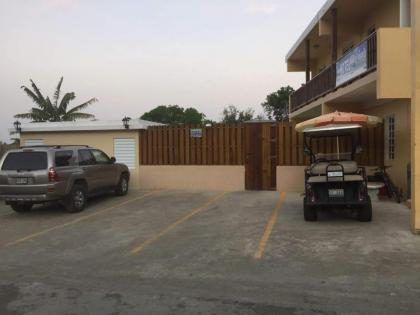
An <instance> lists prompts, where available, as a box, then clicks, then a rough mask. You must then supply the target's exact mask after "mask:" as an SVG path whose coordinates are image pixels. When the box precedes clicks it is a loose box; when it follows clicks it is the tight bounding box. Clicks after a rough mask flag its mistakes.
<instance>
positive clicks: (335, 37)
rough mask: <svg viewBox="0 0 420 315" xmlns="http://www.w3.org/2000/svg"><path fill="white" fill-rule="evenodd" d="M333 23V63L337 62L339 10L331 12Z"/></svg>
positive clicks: (334, 9)
mask: <svg viewBox="0 0 420 315" xmlns="http://www.w3.org/2000/svg"><path fill="white" fill-rule="evenodd" d="M331 17H332V23H331V27H332V30H331V62H332V63H334V62H336V61H337V50H338V15H337V9H336V8H333V9H332V11H331Z"/></svg>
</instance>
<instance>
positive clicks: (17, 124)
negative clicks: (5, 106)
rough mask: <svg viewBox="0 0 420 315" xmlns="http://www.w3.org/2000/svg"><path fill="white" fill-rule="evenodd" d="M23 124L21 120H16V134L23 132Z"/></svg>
mask: <svg viewBox="0 0 420 315" xmlns="http://www.w3.org/2000/svg"><path fill="white" fill-rule="evenodd" d="M21 125H22V124H21V123H20V121H19V120H16V121H15V122H14V123H13V126H15V130H16V132H17V133H20V132H21V130H22V128H21Z"/></svg>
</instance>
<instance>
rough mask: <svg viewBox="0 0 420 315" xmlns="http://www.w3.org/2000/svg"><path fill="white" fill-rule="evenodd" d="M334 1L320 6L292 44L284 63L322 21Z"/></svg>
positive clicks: (330, 0) (328, 1)
mask: <svg viewBox="0 0 420 315" xmlns="http://www.w3.org/2000/svg"><path fill="white" fill-rule="evenodd" d="M335 1H336V0H327V2H326V3H325V4H324V5H323V6H322V8H321V9H320V10H319V11H318V13H317V14H316V15H315V17H314V18H313V19H312V21H311V22H310V23H309V25H308V26H307V27H306V29H305V30H304V31H303V33H302V34H301V35H300V36H299V38H298V40H297V41H296V42H295V43H294V44H293V46H292V48H291V49H290V50H289V52H288V53H287V55H286V62H287V61H289V59H290V57H291V56H292V55H293V53H294V52H295V51H296V49H297V48H298V47H299V46H300V44H301V43H302V42H303V41H304V39H305V38H306V37H307V36H308V35H309V33H310V32H311V31H312V29H313V28H314V27H315V25H316V24H317V23H318V22H319V21H320V20H321V19H322V17H323V16H324V15H325V13H327V11H328V10H329V9H331V7H332V6H333V5H334V3H335Z"/></svg>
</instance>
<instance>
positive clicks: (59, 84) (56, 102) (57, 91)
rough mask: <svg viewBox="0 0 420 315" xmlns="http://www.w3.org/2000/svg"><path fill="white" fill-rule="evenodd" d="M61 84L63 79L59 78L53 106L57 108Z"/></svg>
mask: <svg viewBox="0 0 420 315" xmlns="http://www.w3.org/2000/svg"><path fill="white" fill-rule="evenodd" d="M62 84H63V77H61V79H60V81H59V82H58V85H57V88H56V89H55V92H54V105H55V106H58V99H59V98H60V93H61V85H62Z"/></svg>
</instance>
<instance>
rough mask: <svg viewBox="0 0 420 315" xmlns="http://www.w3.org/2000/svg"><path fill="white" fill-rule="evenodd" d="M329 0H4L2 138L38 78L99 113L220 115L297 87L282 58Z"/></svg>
mask: <svg viewBox="0 0 420 315" xmlns="http://www.w3.org/2000/svg"><path fill="white" fill-rule="evenodd" d="M324 2H325V1H324V0H310V1H308V0H261V1H258V0H165V1H163V0H119V1H115V0H0V97H1V98H0V141H7V140H9V135H8V129H9V128H11V127H12V126H13V122H14V121H15V119H14V118H13V116H14V114H17V113H22V112H27V111H28V110H29V109H30V108H31V107H32V106H33V103H32V102H31V100H30V99H29V98H28V97H27V96H26V95H25V94H24V92H23V91H22V90H21V88H20V87H21V86H22V85H29V79H33V80H34V81H35V82H36V84H37V85H38V87H39V88H40V89H41V91H42V92H43V93H44V95H53V93H54V89H55V87H56V85H57V83H58V81H59V79H60V77H61V76H63V77H64V83H63V86H62V91H63V92H75V93H76V96H77V98H76V100H75V101H74V103H72V105H78V104H80V103H83V102H84V101H86V100H88V99H90V98H92V97H96V98H98V99H99V102H98V103H95V104H94V105H92V106H91V107H90V108H89V109H88V111H89V112H91V113H93V114H95V115H96V117H97V118H98V119H122V118H123V117H124V116H130V117H132V118H134V117H140V116H141V115H142V114H143V113H144V112H146V111H149V110H150V109H152V108H154V107H156V106H158V105H169V104H177V105H180V106H183V107H195V108H197V109H198V110H199V111H201V112H203V113H205V114H206V116H207V117H208V118H209V119H212V120H219V119H220V118H221V112H222V110H223V108H224V107H226V106H228V105H235V106H237V107H239V108H241V109H246V108H249V107H251V108H253V109H254V110H255V112H256V114H260V113H263V111H262V107H261V103H262V102H263V101H264V100H265V97H266V96H267V95H268V94H270V93H271V92H274V91H276V90H278V89H279V88H280V87H281V86H285V85H291V86H293V87H295V88H296V87H298V86H300V84H301V83H302V82H303V81H304V75H303V73H287V71H286V64H285V56H286V54H287V52H288V51H289V49H290V48H291V47H292V45H293V44H294V43H295V41H296V40H297V39H298V37H299V36H300V34H301V33H302V32H303V30H304V29H305V28H306V27H307V25H308V24H309V22H310V20H311V19H312V18H313V17H314V16H315V14H316V12H317V11H318V10H319V9H320V8H321V6H322V4H323V3H324Z"/></svg>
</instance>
